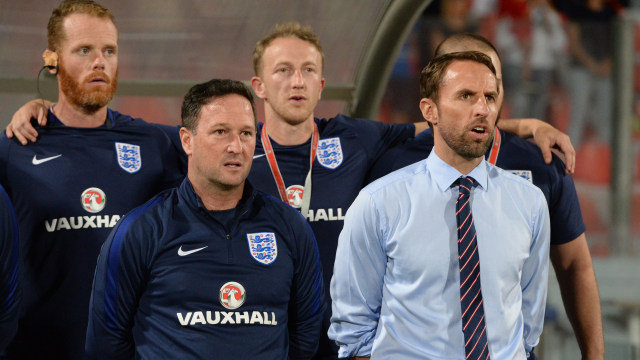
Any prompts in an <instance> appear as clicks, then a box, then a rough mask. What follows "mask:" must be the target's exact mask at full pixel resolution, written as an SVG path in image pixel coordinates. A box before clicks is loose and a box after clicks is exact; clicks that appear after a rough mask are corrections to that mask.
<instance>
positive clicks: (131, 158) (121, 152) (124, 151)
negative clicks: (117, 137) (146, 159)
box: [116, 142, 142, 174]
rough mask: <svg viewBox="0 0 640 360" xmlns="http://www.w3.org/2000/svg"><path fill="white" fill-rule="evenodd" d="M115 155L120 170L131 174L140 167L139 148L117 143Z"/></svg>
mask: <svg viewBox="0 0 640 360" xmlns="http://www.w3.org/2000/svg"><path fill="white" fill-rule="evenodd" d="M116 153H117V156H118V165H120V167H121V168H122V170H124V171H126V172H128V173H130V174H133V173H134V172H136V171H138V170H140V168H141V167H142V156H141V155H140V146H138V145H132V144H127V143H119V142H117V143H116Z"/></svg>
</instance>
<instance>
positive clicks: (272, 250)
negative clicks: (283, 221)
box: [247, 232, 278, 265]
mask: <svg viewBox="0 0 640 360" xmlns="http://www.w3.org/2000/svg"><path fill="white" fill-rule="evenodd" d="M247 241H249V253H251V256H252V257H253V258H254V259H255V260H256V261H257V262H259V263H261V264H265V265H269V264H271V263H272V262H274V261H276V258H277V257H278V244H277V242H276V234H274V233H272V232H262V233H253V234H247Z"/></svg>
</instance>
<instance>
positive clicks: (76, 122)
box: [53, 99, 107, 128]
mask: <svg viewBox="0 0 640 360" xmlns="http://www.w3.org/2000/svg"><path fill="white" fill-rule="evenodd" d="M53 113H54V114H55V116H56V117H57V118H58V120H60V122H62V123H63V124H65V125H66V126H72V127H82V128H94V127H98V126H102V125H104V123H105V121H106V120H107V107H106V106H103V107H101V108H100V109H98V110H97V111H95V112H87V111H85V110H84V109H82V108H80V107H78V106H75V105H72V104H70V103H69V102H68V101H65V100H64V99H59V101H58V103H56V104H54V105H53Z"/></svg>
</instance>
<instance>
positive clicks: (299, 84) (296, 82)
mask: <svg viewBox="0 0 640 360" xmlns="http://www.w3.org/2000/svg"><path fill="white" fill-rule="evenodd" d="M293 87H294V88H296V89H301V88H304V79H303V78H302V71H300V70H296V71H295V72H294V73H293Z"/></svg>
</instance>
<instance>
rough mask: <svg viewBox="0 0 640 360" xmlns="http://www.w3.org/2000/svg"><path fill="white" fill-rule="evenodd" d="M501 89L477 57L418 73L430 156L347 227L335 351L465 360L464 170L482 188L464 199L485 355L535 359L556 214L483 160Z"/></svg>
mask: <svg viewBox="0 0 640 360" xmlns="http://www.w3.org/2000/svg"><path fill="white" fill-rule="evenodd" d="M498 91H499V90H498V85H497V81H496V77H495V69H494V67H493V65H492V64H491V60H490V59H489V58H488V57H487V56H486V55H483V54H481V53H478V52H463V53H453V54H446V55H443V56H440V57H438V58H436V59H434V60H432V61H431V62H430V63H429V65H427V67H426V68H425V70H423V72H422V75H421V96H422V100H421V101H420V109H421V111H422V114H423V116H424V118H425V119H426V120H427V121H428V122H429V123H430V126H431V127H432V130H433V133H434V138H435V144H434V151H432V152H431V154H430V155H429V157H428V158H427V160H426V161H421V162H419V163H416V164H414V165H410V166H408V167H406V168H403V169H401V170H398V171H396V172H394V173H392V174H390V175H388V176H386V177H383V178H381V179H379V180H378V181H376V182H374V183H372V184H370V185H369V186H367V187H366V188H365V189H363V190H362V191H361V192H360V194H359V195H358V197H357V198H356V200H355V202H354V203H353V205H352V206H351V207H350V209H349V211H348V212H347V215H346V218H345V225H344V229H343V231H342V233H341V234H340V239H339V243H338V250H337V256H336V262H335V267H334V276H333V279H332V281H331V298H332V301H333V316H332V318H331V327H330V329H329V337H330V338H331V339H333V340H335V341H336V342H337V344H338V345H339V346H340V353H339V355H340V357H355V358H359V357H364V358H366V357H372V358H378V359H397V360H401V359H465V358H466V357H467V355H466V350H465V344H468V343H469V340H466V339H465V337H466V336H467V335H465V333H464V332H463V311H462V307H464V305H462V306H461V296H462V295H461V292H462V291H461V284H460V283H461V282H460V273H461V272H460V271H461V270H460V267H463V265H462V264H460V265H459V261H458V259H459V254H458V241H459V239H458V225H457V223H456V211H457V210H456V199H457V198H458V196H459V191H458V186H457V181H458V179H460V178H461V177H471V178H473V179H475V181H474V182H475V183H477V186H474V187H473V188H471V190H470V192H471V195H470V200H469V203H470V204H471V210H472V213H473V219H474V220H475V221H474V223H473V224H474V226H475V230H474V231H475V232H476V233H477V237H474V240H473V241H474V242H473V244H474V246H475V244H476V243H477V254H478V257H479V259H480V260H479V265H478V269H480V268H481V271H480V270H478V272H479V274H478V275H477V276H478V278H479V280H480V283H479V284H478V288H480V284H481V292H480V293H479V294H478V296H479V302H478V303H479V305H478V308H479V310H478V311H479V313H482V312H483V313H484V316H483V318H482V321H483V323H482V325H483V327H484V326H485V325H486V328H485V331H484V332H483V334H486V335H485V336H486V340H484V341H485V344H486V345H485V346H486V348H484V349H485V350H484V351H483V352H482V356H481V357H480V358H481V359H485V358H491V359H494V360H503V359H504V360H507V359H508V360H512V359H526V358H528V357H529V356H530V355H532V353H531V351H532V349H533V347H534V346H535V345H536V344H537V343H538V339H539V336H540V334H541V332H542V325H543V320H544V305H545V301H546V294H547V271H548V262H549V260H548V259H549V255H548V253H549V214H548V210H547V205H546V202H545V199H544V196H543V194H542V192H541V191H540V190H539V189H538V188H537V187H535V186H534V185H532V184H530V183H529V182H527V181H525V180H523V179H521V178H519V177H517V176H515V175H512V174H509V173H506V172H504V171H502V170H501V169H499V168H496V167H494V166H492V165H490V164H488V163H487V162H486V161H485V160H484V156H483V155H484V153H485V152H486V150H487V148H488V146H489V144H490V143H491V139H493V134H494V131H495V124H496V121H497V113H498V106H497V97H498ZM460 256H464V255H460ZM476 261H477V260H476ZM460 262H461V263H462V261H460ZM464 283H466V282H465V281H463V284H464ZM463 304H464V303H463ZM473 326H476V325H473ZM483 327H480V329H482V328H483ZM479 333H480V331H479ZM474 341H475V340H474ZM487 350H488V351H487Z"/></svg>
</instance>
